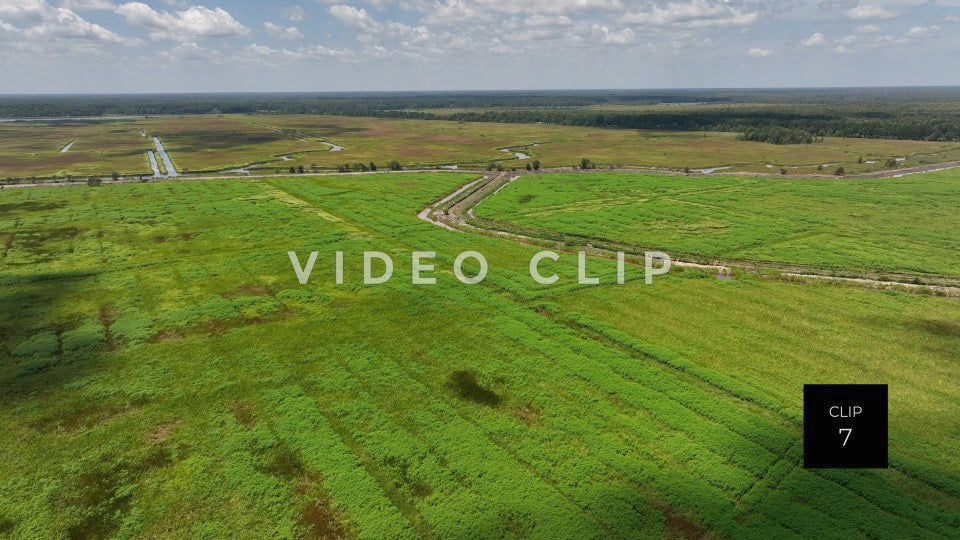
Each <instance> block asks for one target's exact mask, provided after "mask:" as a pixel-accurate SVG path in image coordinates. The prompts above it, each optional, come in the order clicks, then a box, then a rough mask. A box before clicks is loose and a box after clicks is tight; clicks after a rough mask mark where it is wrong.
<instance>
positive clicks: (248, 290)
mask: <svg viewBox="0 0 960 540" xmlns="http://www.w3.org/2000/svg"><path fill="white" fill-rule="evenodd" d="M273 294H274V293H273V290H272V289H270V287H267V286H266V285H264V284H262V283H247V284H245V285H241V286H239V287H237V288H235V289H231V290H229V291H225V292H222V293H220V296H222V297H224V298H238V297H241V296H273Z"/></svg>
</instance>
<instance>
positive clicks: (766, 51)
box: [747, 47, 773, 58]
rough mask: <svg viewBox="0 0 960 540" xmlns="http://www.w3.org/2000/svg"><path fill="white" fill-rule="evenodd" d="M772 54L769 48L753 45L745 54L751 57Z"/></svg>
mask: <svg viewBox="0 0 960 540" xmlns="http://www.w3.org/2000/svg"><path fill="white" fill-rule="evenodd" d="M772 54H773V51H772V50H771V49H761V48H759V47H754V48H752V49H750V50H748V51H747V56H750V57H751V58H766V57H768V56H770V55H772Z"/></svg>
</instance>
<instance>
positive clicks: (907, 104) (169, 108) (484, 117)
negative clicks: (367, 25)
mask: <svg viewBox="0 0 960 540" xmlns="http://www.w3.org/2000/svg"><path fill="white" fill-rule="evenodd" d="M655 105H688V106H690V107H689V109H686V108H685V107H682V106H681V107H664V108H662V109H661V108H658V107H651V106H655ZM241 113H245V114H320V115H336V116H360V117H374V118H406V119H425V120H451V121H461V122H505V123H538V122H541V123H546V124H557V125H567V126H585V127H607V128H627V129H654V130H678V131H731V132H749V131H751V130H755V129H757V128H773V127H780V128H787V129H791V130H801V131H804V132H807V133H809V134H810V135H811V136H819V137H823V136H838V137H869V138H885V139H912V140H937V141H960V88H958V87H923V88H845V89H840V88H833V89H831V88H824V89H754V90H751V89H741V90H577V91H574V90H570V91H501V92H389V93H387V92H384V93H373V92H358V93H275V94H263V93H251V94H135V95H134V94H127V95H55V96H54V95H42V96H41V95H36V96H29V95H8V96H0V118H4V119H28V118H49V119H56V118H83V117H100V116H149V115H171V114H241Z"/></svg>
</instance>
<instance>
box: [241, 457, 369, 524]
mask: <svg viewBox="0 0 960 540" xmlns="http://www.w3.org/2000/svg"><path fill="white" fill-rule="evenodd" d="M259 468H260V470H261V471H263V472H264V473H266V474H269V475H271V476H276V477H278V478H284V479H287V480H294V481H296V483H295V484H294V487H293V493H292V497H293V499H294V500H295V501H297V502H299V503H300V505H301V506H300V508H301V509H300V510H299V514H298V516H297V531H296V537H297V538H309V539H326V540H333V539H340V538H352V537H353V536H355V535H354V534H353V531H352V530H351V529H350V526H349V524H348V522H347V519H346V516H345V515H344V514H343V513H342V512H341V511H339V510H338V509H337V508H335V507H334V505H333V503H332V502H331V501H330V498H329V497H328V496H327V495H326V493H324V490H323V478H322V477H321V476H319V475H318V474H316V473H314V472H313V471H310V470H309V469H308V468H307V467H306V465H305V464H304V463H303V461H302V460H301V459H300V457H299V456H298V455H297V454H296V453H295V452H294V451H293V450H292V449H290V448H289V447H288V446H286V445H284V444H280V445H278V446H275V447H273V448H270V449H268V450H266V451H265V452H264V454H263V465H261V466H260V467H259Z"/></svg>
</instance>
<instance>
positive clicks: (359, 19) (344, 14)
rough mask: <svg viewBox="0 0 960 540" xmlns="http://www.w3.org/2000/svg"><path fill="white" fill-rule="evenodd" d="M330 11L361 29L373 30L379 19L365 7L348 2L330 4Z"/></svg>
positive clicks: (345, 22) (346, 22)
mask: <svg viewBox="0 0 960 540" xmlns="http://www.w3.org/2000/svg"><path fill="white" fill-rule="evenodd" d="M328 11H329V12H330V14H331V15H333V16H334V17H336V18H337V19H339V20H340V21H341V22H343V23H344V24H348V25H350V26H352V27H354V28H358V29H360V30H373V29H375V28H376V27H377V21H375V20H374V19H373V17H371V16H370V14H369V13H367V10H365V9H363V8H360V9H357V8H355V7H353V6H348V5H346V4H337V5H334V6H330V9H329V10H328Z"/></svg>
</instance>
